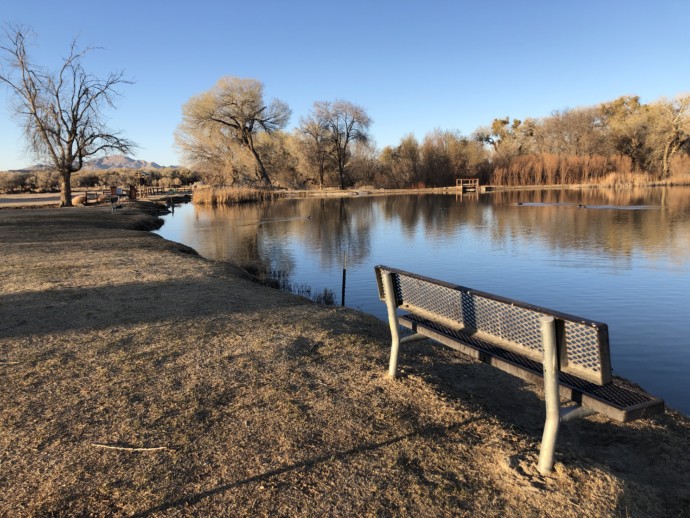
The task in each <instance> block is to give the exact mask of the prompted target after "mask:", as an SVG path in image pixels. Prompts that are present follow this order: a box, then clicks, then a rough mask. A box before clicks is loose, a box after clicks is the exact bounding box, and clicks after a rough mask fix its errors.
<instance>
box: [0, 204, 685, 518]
mask: <svg viewBox="0 0 690 518" xmlns="http://www.w3.org/2000/svg"><path fill="white" fill-rule="evenodd" d="M146 207H150V206H148V205H145V204H132V205H130V206H128V207H126V208H125V209H123V210H122V211H120V212H118V213H116V214H111V213H110V209H108V208H105V209H101V208H99V207H80V208H74V209H61V210H53V209H37V210H26V211H25V210H4V211H0V241H1V242H2V243H3V261H1V262H0V280H1V281H2V293H1V294H0V376H2V381H3V390H2V393H1V394H0V422H1V423H2V426H1V427H0V514H6V515H8V516H15V515H18V516H22V515H58V516H59V515H86V514H91V515H97V516H105V515H108V516H110V515H117V516H154V515H167V514H181V515H196V516H208V515H233V516H235V515H240V516H242V515H244V516H250V515H251V516H265V515H289V516H294V515H298V516H314V515H340V516H343V515H344V516H353V515H391V514H392V515H416V516H451V515H467V516H525V515H528V516H558V517H562V516H583V515H587V516H621V515H622V516H626V515H629V516H678V515H682V514H683V513H684V512H687V510H688V509H689V508H690V482H689V481H688V477H687V472H688V470H690V453H689V452H690V421H689V420H688V419H687V418H685V417H683V416H681V415H679V414H677V413H675V412H672V411H669V412H667V413H666V414H665V415H664V416H661V417H660V418H658V419H656V420H649V421H639V422H635V423H630V424H627V425H622V424H618V423H612V422H609V421H607V420H605V419H604V418H601V417H599V416H592V417H588V418H586V419H583V420H581V421H579V422H577V423H572V424H568V425H567V426H564V428H563V430H562V433H561V436H560V438H559V444H558V447H557V451H556V466H555V472H554V473H553V475H552V476H549V477H542V476H541V475H539V474H538V473H537V472H536V468H535V464H536V458H537V453H538V447H539V441H540V439H541V427H542V424H543V417H544V416H543V413H544V412H543V399H542V394H541V392H540V390H539V389H536V388H534V387H532V386H530V385H526V384H524V383H522V382H520V381H518V380H516V379H514V378H512V377H510V376H508V375H506V374H503V373H501V372H498V371H496V370H495V369H492V368H490V367H488V366H486V365H483V364H477V363H474V362H472V361H470V360H467V359H465V358H463V357H461V356H458V355H457V354H455V353H453V351H450V350H446V349H443V348H440V347H436V346H430V345H429V344H426V343H418V344H411V345H406V346H405V348H404V352H403V354H402V356H401V362H400V367H401V370H402V373H403V374H402V376H401V378H400V379H399V380H398V381H395V382H393V381H391V380H389V379H388V378H387V377H386V375H385V372H386V366H387V355H388V347H389V335H388V330H387V325H386V324H384V323H383V322H380V321H378V320H376V319H375V318H373V317H370V316H368V315H365V314H362V313H360V312H357V311H353V310H349V309H344V308H337V307H326V306H320V305H316V304H313V303H312V302H310V301H308V300H307V299H305V298H302V297H296V296H294V295H290V294H287V293H282V292H280V291H277V290H273V289H270V288H268V287H265V286H262V285H259V284H257V283H256V282H253V281H251V280H250V279H248V278H247V274H245V273H244V272H242V271H241V270H238V269H236V268H234V267H231V266H229V265H226V264H222V263H216V262H212V261H207V260H204V259H203V258H201V257H199V256H198V255H196V254H195V253H194V252H193V250H191V249H189V248H187V247H184V246H182V245H178V244H175V243H171V242H167V241H165V240H163V239H161V238H159V237H158V236H156V235H153V234H151V233H148V232H142V231H141V230H145V229H150V228H153V227H155V226H156V224H157V222H156V218H155V209H153V208H148V209H147V208H146ZM374 289H375V287H374V281H373V279H372V290H374Z"/></svg>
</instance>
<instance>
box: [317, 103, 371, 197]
mask: <svg viewBox="0 0 690 518" xmlns="http://www.w3.org/2000/svg"><path fill="white" fill-rule="evenodd" d="M312 117H313V118H314V119H315V120H316V121H318V123H319V124H320V125H321V126H322V127H323V128H324V129H325V131H326V141H327V142H328V150H329V153H330V154H331V156H332V157H333V159H334V160H335V163H336V165H337V167H338V175H339V176H340V188H341V189H344V188H345V176H346V170H347V166H348V162H349V159H350V144H352V143H353V142H361V143H367V142H368V141H369V133H368V131H369V126H370V125H371V118H370V117H369V115H367V113H366V111H364V108H362V107H361V106H357V105H356V104H352V103H351V102H348V101H343V100H337V101H335V102H325V101H317V102H315V103H314V112H313V115H312Z"/></svg>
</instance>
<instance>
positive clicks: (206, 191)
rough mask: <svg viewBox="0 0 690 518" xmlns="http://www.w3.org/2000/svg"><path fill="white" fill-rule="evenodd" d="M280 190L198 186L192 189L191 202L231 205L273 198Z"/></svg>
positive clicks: (277, 195) (278, 194)
mask: <svg viewBox="0 0 690 518" xmlns="http://www.w3.org/2000/svg"><path fill="white" fill-rule="evenodd" d="M281 195H282V194H281V192H279V191H274V190H270V189H257V188H253V187H212V186H209V187H199V188H196V189H195V190H194V194H193V195H192V202H193V203H195V204H197V205H212V206H213V205H232V204H236V203H247V202H256V201H266V200H274V199H276V198H279V197H280V196H281Z"/></svg>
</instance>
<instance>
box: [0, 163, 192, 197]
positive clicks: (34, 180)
mask: <svg viewBox="0 0 690 518" xmlns="http://www.w3.org/2000/svg"><path fill="white" fill-rule="evenodd" d="M201 179H202V174H201V173H200V172H198V171H192V170H190V169H187V168H185V167H165V168H161V169H154V168H152V169H126V168H114V169H105V170H85V171H79V172H77V173H73V174H72V178H71V185H72V187H73V188H78V189H92V188H93V189H100V188H106V187H110V186H113V185H114V186H120V187H121V186H126V185H147V186H157V187H180V186H185V185H191V184H193V183H196V182H199V181H201ZM59 190H60V175H59V173H58V172H57V171H55V170H49V169H41V170H35V171H18V172H0V192H6V193H21V192H58V191H59Z"/></svg>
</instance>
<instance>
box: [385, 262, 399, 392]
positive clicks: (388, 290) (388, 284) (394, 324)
mask: <svg viewBox="0 0 690 518" xmlns="http://www.w3.org/2000/svg"><path fill="white" fill-rule="evenodd" d="M383 289H384V292H385V294H386V309H387V310H388V323H389V324H390V327H391V359H390V362H389V364H388V375H389V376H390V377H391V378H395V375H396V371H397V370H398V350H399V349H400V333H399V331H398V315H397V312H396V309H397V307H398V305H397V304H396V302H395V290H394V288H393V275H391V274H390V273H384V274H383Z"/></svg>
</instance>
